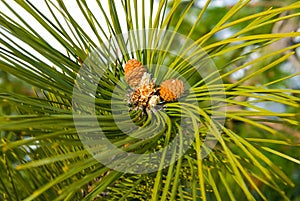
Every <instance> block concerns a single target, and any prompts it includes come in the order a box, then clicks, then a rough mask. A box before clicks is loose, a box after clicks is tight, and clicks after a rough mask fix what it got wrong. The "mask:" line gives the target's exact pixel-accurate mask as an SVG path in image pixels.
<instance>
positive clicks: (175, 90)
mask: <svg viewBox="0 0 300 201" xmlns="http://www.w3.org/2000/svg"><path fill="white" fill-rule="evenodd" d="M183 92H184V85H183V82H182V81H181V80H178V79H170V80H166V81H164V82H163V83H161V85H160V92H159V95H160V97H161V98H162V99H163V100H164V101H166V102H171V101H175V100H176V99H178V98H180V96H181V95H182V94H183Z"/></svg>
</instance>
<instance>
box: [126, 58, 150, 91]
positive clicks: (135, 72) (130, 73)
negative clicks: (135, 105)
mask: <svg viewBox="0 0 300 201" xmlns="http://www.w3.org/2000/svg"><path fill="white" fill-rule="evenodd" d="M145 72H146V68H145V67H144V66H143V64H142V63H141V62H139V61H138V60H136V59H130V60H128V61H127V63H126V64H125V69H124V74H125V80H126V82H127V83H128V84H129V86H131V87H137V86H139V84H140V81H141V79H142V77H143V75H144V73H145Z"/></svg>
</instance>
